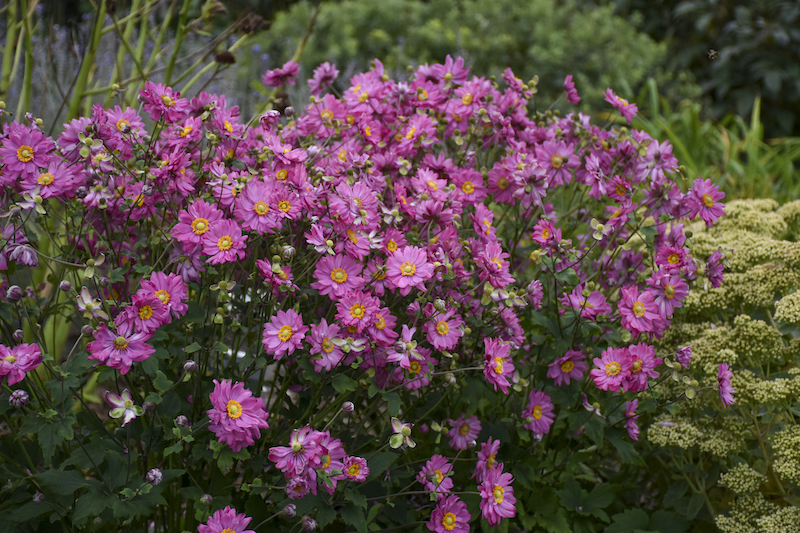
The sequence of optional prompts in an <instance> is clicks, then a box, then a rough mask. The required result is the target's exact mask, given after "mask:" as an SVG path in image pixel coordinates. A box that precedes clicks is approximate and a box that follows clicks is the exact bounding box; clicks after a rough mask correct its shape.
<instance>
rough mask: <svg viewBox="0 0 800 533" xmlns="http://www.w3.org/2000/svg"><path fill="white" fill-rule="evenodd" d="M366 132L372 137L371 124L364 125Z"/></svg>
mask: <svg viewBox="0 0 800 533" xmlns="http://www.w3.org/2000/svg"><path fill="white" fill-rule="evenodd" d="M364 134H365V135H366V136H367V137H372V128H370V127H369V126H364Z"/></svg>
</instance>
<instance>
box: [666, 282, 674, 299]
mask: <svg viewBox="0 0 800 533" xmlns="http://www.w3.org/2000/svg"><path fill="white" fill-rule="evenodd" d="M664 296H666V297H667V298H669V299H670V300H672V299H673V298H675V286H674V285H673V284H672V283H667V286H666V287H664Z"/></svg>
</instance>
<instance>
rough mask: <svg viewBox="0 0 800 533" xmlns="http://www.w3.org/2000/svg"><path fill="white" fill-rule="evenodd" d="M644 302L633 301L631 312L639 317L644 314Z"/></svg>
mask: <svg viewBox="0 0 800 533" xmlns="http://www.w3.org/2000/svg"><path fill="white" fill-rule="evenodd" d="M644 311H645V308H644V304H643V303H642V302H633V314H634V315H636V316H637V317H639V318H641V317H643V316H644Z"/></svg>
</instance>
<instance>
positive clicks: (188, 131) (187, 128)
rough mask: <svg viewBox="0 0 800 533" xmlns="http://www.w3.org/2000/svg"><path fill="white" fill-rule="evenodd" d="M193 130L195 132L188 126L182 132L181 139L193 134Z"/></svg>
mask: <svg viewBox="0 0 800 533" xmlns="http://www.w3.org/2000/svg"><path fill="white" fill-rule="evenodd" d="M192 130H194V128H193V127H192V126H186V127H185V128H183V129H182V130H181V137H186V136H187V135H189V134H190V133H192Z"/></svg>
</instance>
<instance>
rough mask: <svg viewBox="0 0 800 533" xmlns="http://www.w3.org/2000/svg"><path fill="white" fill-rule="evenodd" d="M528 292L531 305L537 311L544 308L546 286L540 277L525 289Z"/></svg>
mask: <svg viewBox="0 0 800 533" xmlns="http://www.w3.org/2000/svg"><path fill="white" fill-rule="evenodd" d="M525 290H526V292H527V293H528V298H530V299H531V305H532V306H533V308H534V309H536V310H537V311H538V310H539V309H541V308H542V300H544V288H543V287H542V282H541V281H539V280H538V279H535V280H533V281H531V282H530V283H529V284H528V287H527V288H526V289H525Z"/></svg>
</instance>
